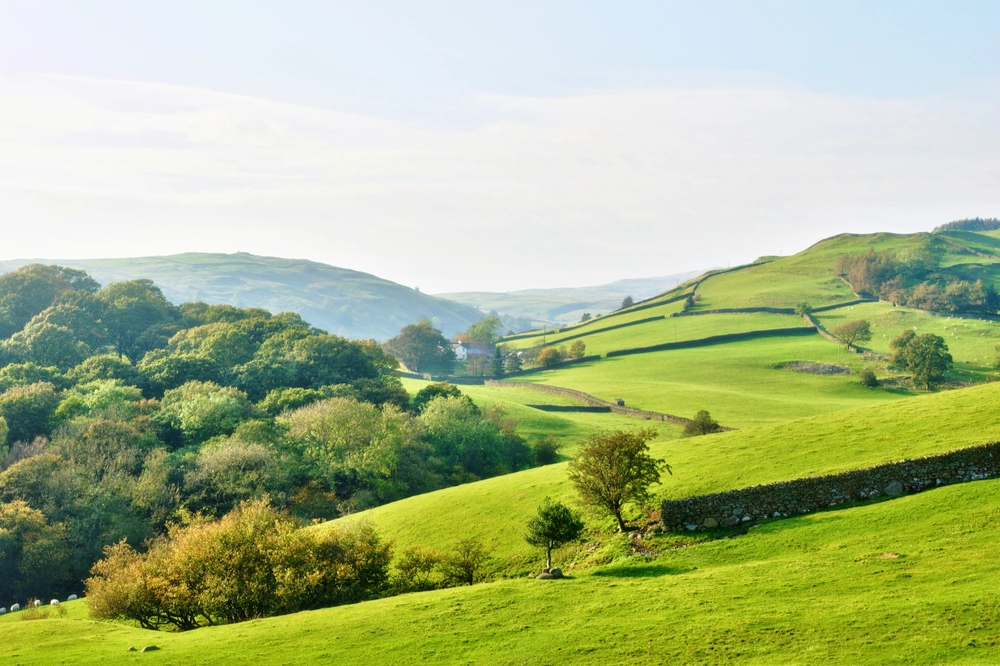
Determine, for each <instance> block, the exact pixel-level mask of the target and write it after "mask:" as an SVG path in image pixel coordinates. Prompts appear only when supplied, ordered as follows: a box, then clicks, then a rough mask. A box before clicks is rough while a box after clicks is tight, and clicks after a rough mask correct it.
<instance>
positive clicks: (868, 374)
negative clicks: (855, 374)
mask: <svg viewBox="0 0 1000 666" xmlns="http://www.w3.org/2000/svg"><path fill="white" fill-rule="evenodd" d="M861 385H862V386H866V387H868V388H878V387H879V386H881V384H880V383H879V381H878V377H876V376H875V371H874V370H872V369H871V368H865V369H864V370H862V371H861Z"/></svg>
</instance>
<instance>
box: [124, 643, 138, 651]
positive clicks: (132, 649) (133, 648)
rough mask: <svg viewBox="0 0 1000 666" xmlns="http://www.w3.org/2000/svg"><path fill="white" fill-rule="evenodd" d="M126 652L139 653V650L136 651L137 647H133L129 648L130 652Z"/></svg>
mask: <svg viewBox="0 0 1000 666" xmlns="http://www.w3.org/2000/svg"><path fill="white" fill-rule="evenodd" d="M126 652H138V650H136V649H135V646H134V645H133V646H132V647H130V648H129V649H128V650H126Z"/></svg>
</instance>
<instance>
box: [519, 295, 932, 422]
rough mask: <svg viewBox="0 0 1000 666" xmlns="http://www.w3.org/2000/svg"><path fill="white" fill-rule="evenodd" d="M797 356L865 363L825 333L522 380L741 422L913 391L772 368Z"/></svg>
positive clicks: (628, 359)
mask: <svg viewBox="0 0 1000 666" xmlns="http://www.w3.org/2000/svg"><path fill="white" fill-rule="evenodd" d="M706 317H707V315H706ZM795 360H798V361H814V362H821V363H828V364H840V365H845V366H846V365H854V366H856V369H860V367H861V365H862V360H861V359H860V357H858V356H857V355H855V354H848V353H846V352H844V351H842V350H840V349H839V347H838V345H836V344H834V343H832V342H830V341H828V340H826V339H824V338H822V337H820V336H819V335H813V336H790V337H787V338H763V339H758V340H746V341H741V342H730V343H727V344H720V345H712V346H707V347H695V348H691V349H674V350H669V351H661V352H650V353H646V354H635V355H632V356H621V357H614V358H609V359H601V360H599V361H592V362H586V363H581V364H579V365H575V366H571V367H567V368H563V369H556V370H552V371H548V372H542V373H538V374H533V375H526V376H525V377H523V378H522V380H523V381H526V382H534V383H542V384H550V385H554V386H562V387H566V388H572V389H577V390H580V391H584V392H585V393H589V394H591V395H594V396H596V397H598V398H601V399H604V400H614V399H615V398H622V399H624V400H625V404H626V405H629V406H632V407H637V408H640V409H648V410H652V411H658V412H665V413H667V414H675V415H678V416H683V417H686V418H690V417H691V416H693V415H694V414H695V413H696V412H697V411H698V410H701V409H705V410H708V411H709V412H710V413H711V414H712V416H713V417H715V418H716V420H718V421H719V422H720V423H722V424H723V425H726V426H730V427H735V428H745V427H750V426H754V425H762V424H766V423H777V422H779V421H786V420H789V419H795V418H801V417H804V416H810V415H812V414H820V413H823V412H829V411H834V410H838V409H848V408H851V407H857V406H861V405H865V404H871V403H876V402H889V401H893V400H898V399H900V398H903V397H906V396H907V395H911V394H912V393H908V392H904V391H887V390H871V389H866V388H864V387H862V386H860V385H859V384H858V378H857V376H855V375H813V374H806V373H797V372H793V371H791V370H786V369H775V368H774V367H773V366H774V365H775V364H777V363H782V362H787V361H795Z"/></svg>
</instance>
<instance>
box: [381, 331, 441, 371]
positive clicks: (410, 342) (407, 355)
mask: <svg viewBox="0 0 1000 666" xmlns="http://www.w3.org/2000/svg"><path fill="white" fill-rule="evenodd" d="M385 348H386V350H388V352H389V353H390V354H392V355H393V356H395V357H396V358H398V359H399V360H400V361H402V362H403V363H404V364H406V367H407V368H409V369H410V370H412V371H413V372H423V371H425V370H427V371H437V372H443V373H449V372H451V370H452V366H453V365H454V363H455V352H454V350H453V349H452V347H451V343H450V342H448V340H447V338H445V337H444V336H443V335H441V331H440V330H438V329H436V328H434V325H433V324H432V323H431V320H430V319H421V320H420V321H418V322H417V323H415V324H408V325H406V326H404V327H403V329H402V330H401V331H400V332H399V334H398V335H396V337H394V338H392V339H391V340H389V341H388V342H386V343H385Z"/></svg>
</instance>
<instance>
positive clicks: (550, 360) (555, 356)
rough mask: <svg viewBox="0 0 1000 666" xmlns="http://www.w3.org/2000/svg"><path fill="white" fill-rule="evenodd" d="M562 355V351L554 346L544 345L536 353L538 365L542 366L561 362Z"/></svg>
mask: <svg viewBox="0 0 1000 666" xmlns="http://www.w3.org/2000/svg"><path fill="white" fill-rule="evenodd" d="M562 360H563V356H562V353H561V352H560V351H559V350H558V349H556V348H555V347H546V348H545V349H543V350H542V351H541V353H540V354H539V355H538V365H540V366H542V367H546V368H547V367H549V366H552V365H556V364H558V363H562Z"/></svg>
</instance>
